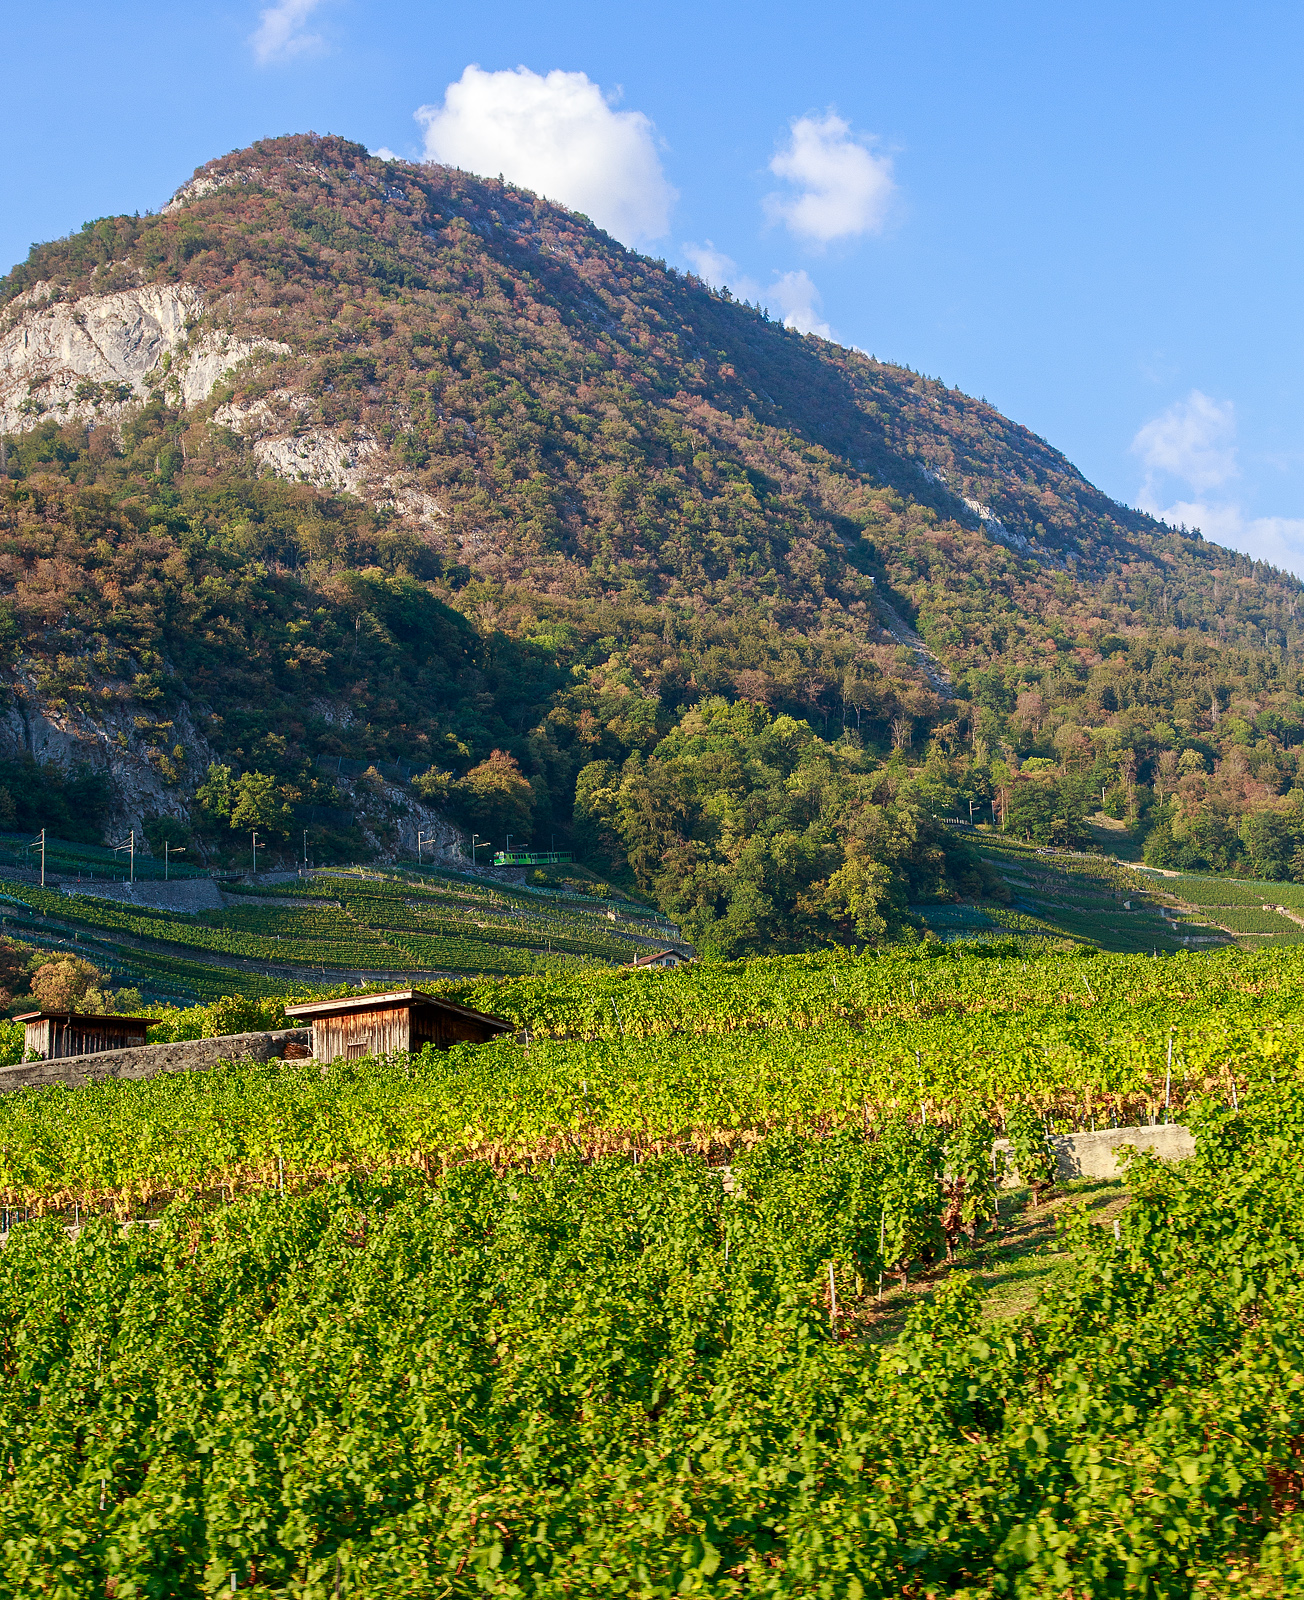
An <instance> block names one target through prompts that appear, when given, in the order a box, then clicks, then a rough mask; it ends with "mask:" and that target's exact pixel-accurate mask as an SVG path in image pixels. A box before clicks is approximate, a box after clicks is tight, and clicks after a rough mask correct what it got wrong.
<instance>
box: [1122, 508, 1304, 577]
mask: <svg viewBox="0 0 1304 1600" xmlns="http://www.w3.org/2000/svg"><path fill="white" fill-rule="evenodd" d="M1143 509H1144V510H1146V511H1149V512H1151V513H1152V515H1154V516H1157V517H1162V518H1163V519H1164V521H1165V522H1167V523H1170V524H1172V525H1173V526H1174V527H1182V526H1183V525H1184V526H1186V527H1188V528H1198V529H1199V530H1200V532H1201V533H1202V534H1203V535H1204V537H1205V538H1206V539H1208V540H1210V541H1211V542H1212V543H1213V544H1221V545H1225V546H1226V547H1227V548H1228V549H1229V550H1241V551H1243V552H1244V553H1245V554H1246V555H1247V556H1253V557H1254V558H1255V559H1256V560H1258V561H1268V562H1271V563H1272V565H1273V566H1274V567H1282V568H1284V569H1285V570H1286V571H1287V572H1293V573H1295V575H1296V576H1297V577H1304V518H1301V517H1247V516H1246V515H1245V513H1244V511H1242V509H1241V508H1240V506H1237V505H1229V504H1223V505H1211V504H1209V503H1208V502H1207V501H1201V500H1179V501H1178V502H1177V503H1176V504H1175V505H1171V506H1165V507H1164V508H1163V509H1160V508H1159V507H1157V506H1145V507H1144V508H1143Z"/></svg>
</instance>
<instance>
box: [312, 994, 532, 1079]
mask: <svg viewBox="0 0 1304 1600" xmlns="http://www.w3.org/2000/svg"><path fill="white" fill-rule="evenodd" d="M285 1014H286V1016H287V1017H295V1018H297V1019H299V1020H300V1021H302V1022H310V1023H311V1024H312V1057H313V1060H314V1061H334V1060H336V1059H337V1058H338V1057H339V1056H344V1057H346V1058H348V1059H351V1058H353V1057H355V1056H374V1055H381V1054H383V1053H384V1052H386V1051H389V1050H420V1049H422V1048H424V1046H426V1045H428V1044H430V1045H434V1046H435V1047H436V1048H437V1049H440V1050H446V1049H447V1048H448V1047H449V1045H453V1044H461V1043H464V1042H468V1043H471V1044H483V1043H485V1041H486V1040H488V1039H493V1038H495V1037H496V1036H497V1035H498V1034H500V1033H515V1031H516V1028H515V1025H514V1024H513V1023H510V1022H506V1021H504V1020H503V1018H502V1017H495V1016H491V1015H490V1013H489V1012H487V1011H472V1010H471V1008H470V1007H469V1006H459V1005H454V1004H453V1002H452V1001H451V1000H441V999H440V997H439V996H438V995H434V994H422V992H421V991H420V990H419V989H398V990H395V991H394V992H393V993H391V994H359V995H350V996H348V997H347V998H346V999H343V1000H313V1001H311V1002H308V1003H306V1004H304V1005H299V1006H286V1008H285Z"/></svg>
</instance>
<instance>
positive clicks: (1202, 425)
mask: <svg viewBox="0 0 1304 1600" xmlns="http://www.w3.org/2000/svg"><path fill="white" fill-rule="evenodd" d="M1132 450H1133V453H1134V454H1136V455H1139V456H1140V457H1141V460H1142V463H1143V464H1144V466H1145V469H1146V484H1145V488H1144V490H1143V491H1142V493H1143V494H1144V495H1145V497H1146V498H1147V499H1150V500H1153V499H1154V498H1155V493H1156V491H1155V483H1156V480H1157V479H1158V478H1160V477H1161V476H1163V475H1167V476H1169V477H1172V478H1180V479H1181V480H1182V482H1183V483H1186V484H1188V485H1189V486H1190V487H1191V488H1192V489H1194V490H1195V492H1196V493H1197V494H1203V493H1204V491H1205V490H1206V489H1216V488H1217V487H1218V485H1219V484H1222V483H1226V482H1227V480H1228V479H1229V478H1234V477H1235V476H1236V474H1237V471H1238V468H1237V465H1236V408H1235V406H1234V405H1233V404H1232V402H1231V401H1230V400H1223V401H1218V400H1211V399H1210V398H1209V396H1208V395H1207V394H1202V393H1201V392H1200V390H1199V389H1192V390H1191V392H1190V394H1189V395H1187V397H1186V399H1185V400H1179V401H1177V402H1176V404H1175V405H1171V406H1169V408H1168V410H1167V411H1164V412H1162V413H1161V414H1160V415H1159V416H1157V417H1155V418H1153V419H1152V420H1151V421H1150V422H1147V423H1146V424H1145V426H1144V427H1143V428H1140V429H1139V430H1138V431H1137V435H1136V438H1135V439H1133V441H1132Z"/></svg>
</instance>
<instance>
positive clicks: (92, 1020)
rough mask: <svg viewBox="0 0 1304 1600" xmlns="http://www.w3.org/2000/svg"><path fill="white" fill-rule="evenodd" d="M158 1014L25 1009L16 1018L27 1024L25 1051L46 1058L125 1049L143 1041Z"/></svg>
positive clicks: (49, 1059)
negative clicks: (137, 1015) (149, 1015)
mask: <svg viewBox="0 0 1304 1600" xmlns="http://www.w3.org/2000/svg"><path fill="white" fill-rule="evenodd" d="M158 1020H159V1019H158V1018H157V1017H111V1016H101V1015H100V1014H99V1013H98V1012H93V1011H24V1012H22V1013H21V1014H20V1015H19V1016H16V1017H15V1018H14V1021H15V1022H25V1023H26V1024H27V1039H26V1048H25V1050H24V1054H26V1055H31V1054H33V1053H35V1054H36V1055H38V1056H40V1057H41V1058H42V1060H44V1061H54V1060H57V1059H59V1058H60V1057H63V1056H89V1055H94V1054H95V1053H96V1052H97V1051H99V1050H125V1049H127V1048H128V1046H129V1045H133V1044H144V1043H145V1030H146V1028H151V1027H153V1026H154V1024H155V1023H156V1022H157V1021H158Z"/></svg>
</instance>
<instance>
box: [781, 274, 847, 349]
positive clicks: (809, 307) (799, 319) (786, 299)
mask: <svg viewBox="0 0 1304 1600" xmlns="http://www.w3.org/2000/svg"><path fill="white" fill-rule="evenodd" d="M766 292H767V294H768V295H769V298H770V302H771V304H773V305H775V306H777V307H778V311H779V315H780V316H781V317H782V318H783V325H784V327H786V328H796V330H797V332H798V333H817V334H819V336H820V338H821V339H831V338H832V337H833V329H832V328H830V327H829V325H828V323H827V322H824V321H821V319H820V314H819V304H820V292H819V290H818V289H817V288H816V287H815V285H814V284H813V283H812V282H811V280H810V276H809V274H807V273H805V272H785V273H784V274H783V275H782V276H781V277H777V278H776V279H775V280H774V282H773V283H772V284H771V285H770V287H769V289H768V290H767V291H766Z"/></svg>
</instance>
